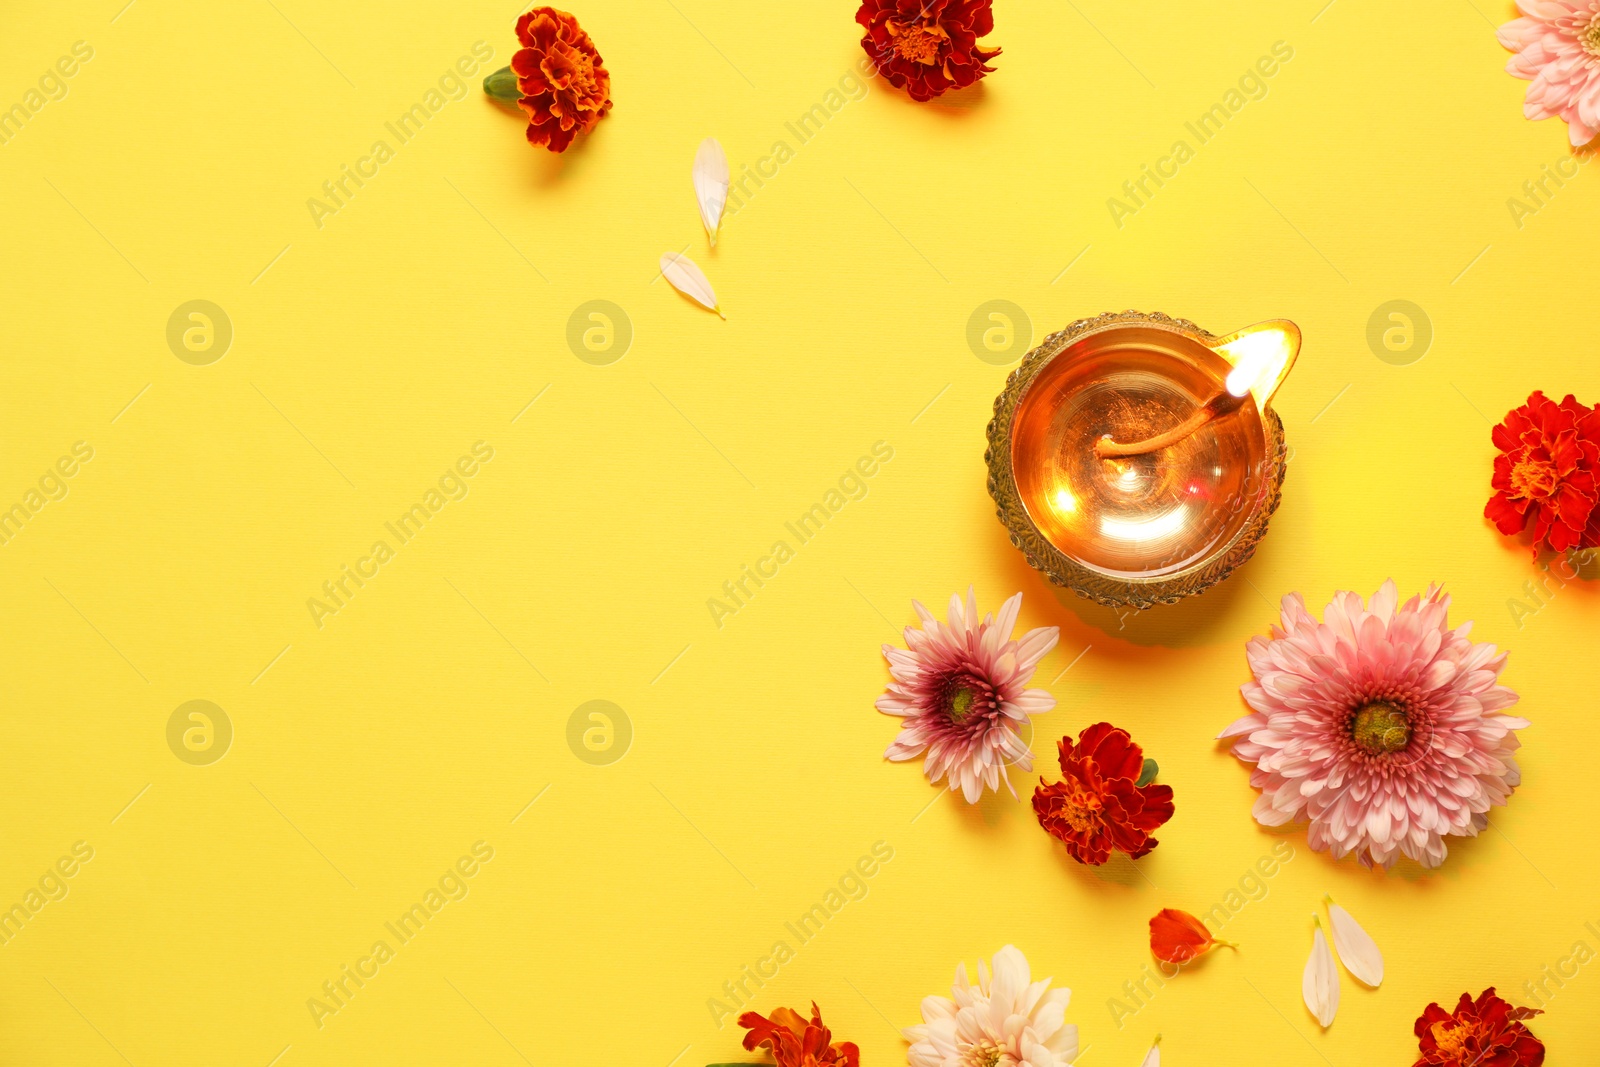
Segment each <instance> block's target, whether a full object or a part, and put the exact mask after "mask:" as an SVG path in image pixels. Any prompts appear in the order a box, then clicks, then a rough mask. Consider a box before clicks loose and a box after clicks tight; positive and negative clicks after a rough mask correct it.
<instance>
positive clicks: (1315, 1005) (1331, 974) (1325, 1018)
mask: <svg viewBox="0 0 1600 1067" xmlns="http://www.w3.org/2000/svg"><path fill="white" fill-rule="evenodd" d="M1300 995H1301V996H1302V997H1304V998H1305V1002H1306V1007H1307V1008H1310V1009H1311V1014H1312V1015H1315V1016H1316V1017H1317V1022H1319V1023H1321V1024H1322V1026H1323V1027H1324V1028H1326V1027H1328V1026H1331V1025H1333V1017H1334V1015H1336V1014H1337V1013H1338V1011H1339V970H1338V968H1337V967H1335V966H1334V963H1333V950H1332V949H1330V948H1328V939H1327V938H1326V937H1323V936H1322V920H1320V919H1318V920H1317V930H1316V934H1315V935H1314V936H1313V937H1312V940H1311V958H1310V959H1308V960H1306V971H1305V974H1304V975H1303V976H1302V977H1301V979H1300Z"/></svg>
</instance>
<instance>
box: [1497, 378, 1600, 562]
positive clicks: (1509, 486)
mask: <svg viewBox="0 0 1600 1067" xmlns="http://www.w3.org/2000/svg"><path fill="white" fill-rule="evenodd" d="M1493 439H1494V445H1495V447H1496V448H1498V449H1499V450H1500V455H1498V456H1496V457H1495V460H1494V481H1493V483H1492V484H1493V486H1494V490H1495V493H1494V496H1492V497H1490V498H1489V503H1488V505H1487V506H1486V507H1485V508H1484V509H1483V513H1484V515H1485V516H1486V517H1487V518H1488V519H1489V520H1490V521H1491V522H1493V523H1494V524H1495V525H1496V526H1497V527H1499V529H1500V532H1501V533H1503V534H1518V533H1521V532H1522V531H1523V529H1524V528H1526V527H1527V525H1528V522H1529V521H1530V520H1531V521H1532V522H1533V553H1534V555H1535V556H1537V555H1538V554H1539V549H1540V548H1549V549H1551V550H1552V551H1555V552H1565V551H1567V550H1568V549H1572V548H1593V547H1596V546H1600V508H1596V507H1595V504H1596V502H1597V501H1600V483H1597V480H1596V479H1597V475H1600V408H1591V407H1587V406H1585V405H1583V404H1580V403H1578V401H1577V400H1575V399H1574V398H1573V397H1572V396H1571V395H1568V397H1567V398H1566V399H1565V400H1563V401H1561V403H1559V404H1557V403H1555V402H1553V401H1552V400H1550V398H1549V397H1547V396H1545V395H1544V394H1543V393H1542V392H1537V391H1536V392H1534V394H1533V395H1532V396H1530V397H1528V402H1527V403H1526V404H1524V405H1522V406H1521V407H1519V408H1513V409H1512V410H1511V411H1510V412H1508V413H1507V414H1506V417H1505V419H1504V421H1502V422H1501V423H1500V425H1498V426H1496V427H1495V428H1494V433H1493Z"/></svg>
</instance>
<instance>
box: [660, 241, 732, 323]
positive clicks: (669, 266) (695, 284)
mask: <svg viewBox="0 0 1600 1067" xmlns="http://www.w3.org/2000/svg"><path fill="white" fill-rule="evenodd" d="M661 276H662V277H663V278H665V279H667V282H668V283H669V284H670V285H671V286H672V287H673V288H674V289H676V290H678V292H680V293H682V294H683V295H684V296H686V297H688V298H689V299H690V300H693V301H694V302H695V303H697V304H699V305H700V306H701V307H703V308H706V309H707V310H709V311H715V312H716V313H717V314H718V315H722V309H721V308H720V307H718V306H717V294H716V293H715V292H714V291H713V290H712V288H711V283H710V282H709V281H707V280H706V276H705V272H704V271H702V270H701V269H700V268H699V267H697V266H695V262H694V260H692V259H690V258H689V257H688V256H685V255H680V254H679V253H677V252H664V253H662V255H661ZM722 317H723V318H724V319H726V318H727V317H728V316H726V315H722Z"/></svg>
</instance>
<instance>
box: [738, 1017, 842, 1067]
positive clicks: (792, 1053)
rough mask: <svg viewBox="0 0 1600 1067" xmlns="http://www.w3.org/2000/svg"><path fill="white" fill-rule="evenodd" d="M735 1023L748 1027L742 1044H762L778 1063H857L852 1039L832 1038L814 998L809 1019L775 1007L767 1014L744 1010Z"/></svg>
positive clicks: (797, 1066) (804, 1066)
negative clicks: (823, 1022)
mask: <svg viewBox="0 0 1600 1067" xmlns="http://www.w3.org/2000/svg"><path fill="white" fill-rule="evenodd" d="M739 1025H740V1026H742V1027H744V1028H745V1029H746V1030H749V1031H750V1032H749V1033H748V1034H745V1035H744V1047H745V1048H746V1049H750V1050H753V1049H755V1048H756V1046H758V1045H766V1046H767V1047H768V1048H769V1049H771V1050H772V1058H773V1059H774V1060H775V1061H777V1065H778V1067H860V1061H861V1053H860V1051H859V1050H858V1049H857V1048H856V1046H855V1044H854V1043H853V1042H850V1041H834V1040H833V1035H832V1034H830V1033H829V1032H828V1028H827V1027H826V1026H823V1025H822V1012H821V1011H819V1010H818V1009H817V1005H816V1002H815V1001H813V1002H812V1004H811V1019H810V1020H809V1021H807V1019H806V1017H805V1016H803V1015H801V1014H800V1013H799V1012H797V1011H795V1010H794V1009H792V1008H777V1009H775V1010H774V1011H773V1013H772V1014H771V1016H767V1017H763V1016H761V1015H758V1014H757V1013H755V1012H753V1011H747V1012H745V1013H744V1014H743V1015H741V1016H739Z"/></svg>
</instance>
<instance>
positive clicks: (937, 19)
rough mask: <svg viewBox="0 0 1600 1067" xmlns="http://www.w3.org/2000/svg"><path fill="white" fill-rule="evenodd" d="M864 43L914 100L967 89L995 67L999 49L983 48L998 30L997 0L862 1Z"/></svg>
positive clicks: (881, 70)
mask: <svg viewBox="0 0 1600 1067" xmlns="http://www.w3.org/2000/svg"><path fill="white" fill-rule="evenodd" d="M856 21H857V22H859V23H861V26H862V28H863V29H865V30H866V31H867V32H866V36H864V37H862V38H861V47H862V48H863V49H865V50H866V53H867V55H869V56H871V57H872V62H873V63H874V64H876V65H877V68H878V71H879V73H881V74H882V75H883V76H884V77H885V78H887V79H888V81H889V84H890V85H893V86H894V87H895V88H897V89H904V90H905V91H906V92H908V93H910V94H911V99H913V100H931V99H933V98H934V97H936V96H938V95H939V94H940V93H943V92H944V91H945V90H947V89H965V88H966V87H967V86H969V85H971V84H972V83H973V82H975V81H977V80H978V79H979V78H981V77H983V76H984V75H985V74H988V73H990V72H991V71H993V70H994V68H993V67H991V66H989V65H988V63H989V60H991V59H993V58H994V57H995V56H997V55H999V54H1000V49H998V48H979V47H978V38H979V37H983V36H985V35H986V34H988V33H989V32H990V31H991V30H993V29H994V9H993V0H862V4H861V8H860V10H858V11H857V12H856Z"/></svg>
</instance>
